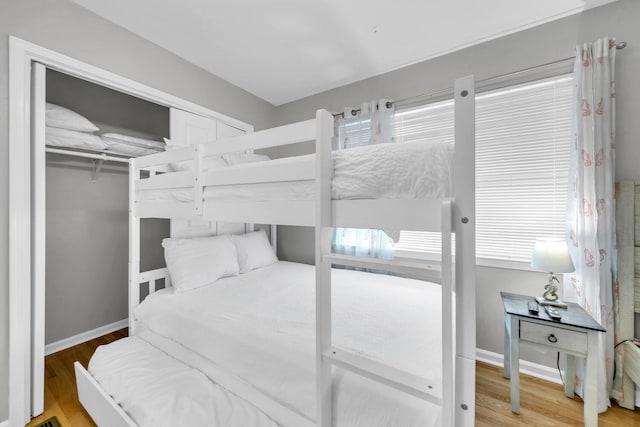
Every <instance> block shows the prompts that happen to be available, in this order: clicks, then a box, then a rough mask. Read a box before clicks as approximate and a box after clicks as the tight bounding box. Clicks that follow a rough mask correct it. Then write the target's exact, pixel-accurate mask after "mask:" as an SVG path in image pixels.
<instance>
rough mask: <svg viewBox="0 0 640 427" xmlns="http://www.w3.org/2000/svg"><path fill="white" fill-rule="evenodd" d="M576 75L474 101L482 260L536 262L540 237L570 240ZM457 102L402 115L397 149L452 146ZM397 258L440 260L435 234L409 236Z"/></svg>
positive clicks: (478, 244) (400, 244)
mask: <svg viewBox="0 0 640 427" xmlns="http://www.w3.org/2000/svg"><path fill="white" fill-rule="evenodd" d="M572 90H573V79H572V77H571V76H570V75H565V76H561V77H556V78H552V79H545V80H540V81H535V82H531V83H527V84H524V85H518V86H512V87H508V88H503V89H500V90H494V91H491V92H485V93H482V94H479V95H476V217H477V228H476V254H477V257H478V258H482V259H488V260H501V261H514V262H526V263H528V262H529V261H530V257H531V252H532V251H533V245H534V242H535V239H536V238H537V237H547V236H548V237H560V238H563V237H564V224H565V209H566V199H567V181H568V177H567V175H568V158H569V147H570V135H571V97H572ZM453 108H454V105H453V101H444V102H439V103H435V104H431V105H427V106H423V107H418V108H412V109H408V110H404V111H399V112H397V113H396V133H397V136H396V138H397V140H398V141H415V140H424V141H425V142H428V141H433V140H443V139H445V140H450V141H451V142H453V141H454V128H453V119H454V113H453ZM395 247H396V252H397V254H398V255H400V256H402V255H407V254H414V255H415V254H416V253H422V254H428V253H439V252H440V242H439V236H438V235H437V234H435V235H434V234H431V233H421V232H406V231H403V232H401V234H400V241H399V242H398V243H397V244H396V245H395Z"/></svg>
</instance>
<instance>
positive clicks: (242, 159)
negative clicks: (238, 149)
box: [222, 153, 271, 166]
mask: <svg viewBox="0 0 640 427" xmlns="http://www.w3.org/2000/svg"><path fill="white" fill-rule="evenodd" d="M222 158H223V159H224V160H225V161H226V162H227V164H229V165H230V166H231V165H239V164H242V163H253V162H264V161H266V160H271V159H270V158H269V156H265V155H264V154H255V153H225V154H223V155H222Z"/></svg>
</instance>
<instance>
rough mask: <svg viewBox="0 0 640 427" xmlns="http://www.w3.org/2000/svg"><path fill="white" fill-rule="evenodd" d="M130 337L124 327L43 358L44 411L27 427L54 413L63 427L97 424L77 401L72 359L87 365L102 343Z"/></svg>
mask: <svg viewBox="0 0 640 427" xmlns="http://www.w3.org/2000/svg"><path fill="white" fill-rule="evenodd" d="M126 336H127V329H122V330H119V331H116V332H113V333H110V334H107V335H104V336H102V337H99V338H96V339H94V340H91V341H87V342H85V343H82V344H79V345H77V346H75V347H71V348H68V349H66V350H62V351H59V352H57V353H54V354H50V355H49V356H46V357H45V359H44V365H45V366H44V375H45V378H44V413H43V414H42V415H40V416H38V417H36V418H33V419H32V420H31V422H30V423H29V424H27V427H32V426H35V425H37V424H38V423H41V422H42V421H45V420H47V419H48V418H51V417H53V416H56V417H57V418H58V421H59V422H60V425H61V426H62V427H95V425H96V424H95V423H94V422H93V420H92V419H91V417H90V416H89V414H87V412H86V411H85V410H84V408H83V407H82V405H81V404H80V402H79V401H78V392H77V390H76V375H75V372H74V370H73V362H75V361H76V360H77V361H79V362H80V363H82V365H83V366H84V367H85V368H86V367H87V365H88V364H89V359H91V356H92V355H93V352H94V351H96V348H97V347H98V346H99V345H102V344H108V343H110V342H113V341H116V340H119V339H120V338H124V337H126Z"/></svg>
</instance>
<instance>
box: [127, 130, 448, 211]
mask: <svg viewBox="0 0 640 427" xmlns="http://www.w3.org/2000/svg"><path fill="white" fill-rule="evenodd" d="M332 156H333V165H334V172H333V179H332V186H331V188H332V199H334V200H347V199H351V200H353V199H427V198H443V197H449V196H450V195H451V194H453V190H452V186H453V147H452V146H451V144H448V143H444V142H429V143H425V142H407V143H395V144H380V145H371V146H365V147H355V148H349V149H346V150H339V151H334V152H333V153H332ZM296 162H306V163H307V164H308V167H309V168H312V169H313V168H314V167H315V165H314V155H313V154H311V155H306V156H296V157H286V158H282V159H276V160H271V161H269V166H270V167H273V168H280V167H284V166H286V165H288V164H291V163H296ZM264 166H265V162H255V163H246V164H242V165H238V166H234V167H239V168H243V169H246V172H247V175H249V176H250V175H251V169H252V168H260V167H264ZM314 197H315V183H314V181H286V182H269V183H262V184H242V185H224V186H215V187H207V188H206V189H205V192H204V198H205V199H206V200H313V199H314ZM138 198H139V200H141V201H152V200H163V199H176V200H179V201H182V202H192V201H193V189H192V188H184V189H181V190H145V191H140V192H139V193H138Z"/></svg>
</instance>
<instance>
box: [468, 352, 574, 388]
mask: <svg viewBox="0 0 640 427" xmlns="http://www.w3.org/2000/svg"><path fill="white" fill-rule="evenodd" d="M476 360H479V361H480V362H484V363H488V364H489V365H494V366H500V367H502V366H504V356H503V355H502V354H499V353H494V352H492V351H488V350H483V349H481V348H477V349H476ZM520 373H522V374H527V375H531V376H532V377H536V378H540V379H543V380H546V381H551V382H552V383H556V384H562V380H561V379H560V374H559V373H558V370H557V369H554V368H550V367H548V366H544V365H540V364H538V363H533V362H529V361H527V360H520Z"/></svg>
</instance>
